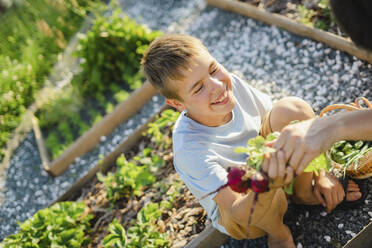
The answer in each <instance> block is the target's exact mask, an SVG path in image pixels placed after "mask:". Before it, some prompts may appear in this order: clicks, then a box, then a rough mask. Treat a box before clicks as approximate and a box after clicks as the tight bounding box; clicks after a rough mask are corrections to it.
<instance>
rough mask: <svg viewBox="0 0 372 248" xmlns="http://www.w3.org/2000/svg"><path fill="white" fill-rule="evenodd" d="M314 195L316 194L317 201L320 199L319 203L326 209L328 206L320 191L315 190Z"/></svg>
mask: <svg viewBox="0 0 372 248" xmlns="http://www.w3.org/2000/svg"><path fill="white" fill-rule="evenodd" d="M314 194H315V197H316V199H318V201H319V202H320V204H322V206H323V207H326V206H327V204H326V202H325V200H324V198H323V196H322V195H321V194H320V192H319V190H317V189H314Z"/></svg>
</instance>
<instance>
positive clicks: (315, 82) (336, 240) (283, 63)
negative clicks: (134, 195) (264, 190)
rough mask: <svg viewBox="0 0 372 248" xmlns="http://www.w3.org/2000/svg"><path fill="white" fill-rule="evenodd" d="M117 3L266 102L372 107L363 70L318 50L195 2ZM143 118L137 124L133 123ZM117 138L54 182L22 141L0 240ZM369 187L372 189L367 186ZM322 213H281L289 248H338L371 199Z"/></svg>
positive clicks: (30, 143) (120, 134) (363, 218)
mask: <svg viewBox="0 0 372 248" xmlns="http://www.w3.org/2000/svg"><path fill="white" fill-rule="evenodd" d="M120 3H121V4H122V6H123V7H124V9H125V10H126V12H127V13H128V15H129V16H131V17H133V18H135V19H136V20H137V21H139V22H141V23H144V24H147V25H148V26H149V27H150V28H152V29H160V30H163V31H166V32H181V33H188V34H191V35H194V36H196V37H199V38H200V39H201V40H202V41H203V42H204V44H205V45H206V46H207V48H208V49H209V50H210V52H211V54H212V55H213V56H215V57H216V59H217V60H218V61H219V62H220V63H221V64H223V65H224V66H225V67H226V68H227V69H228V70H229V71H231V72H234V73H236V74H238V75H240V76H241V77H243V78H245V79H247V81H250V82H251V84H252V85H254V86H256V87H257V88H259V89H261V90H263V91H266V92H267V93H269V94H270V95H271V96H272V99H273V100H274V101H276V100H278V99H280V98H281V97H283V96H289V95H294V96H299V97H301V98H304V99H305V100H306V101H308V102H309V103H310V104H311V105H312V106H313V107H314V109H315V111H316V112H317V113H319V110H320V109H321V108H323V107H324V106H326V105H328V104H331V103H338V102H350V101H352V100H353V99H355V97H357V96H365V97H367V98H369V99H372V92H371V91H370V89H372V82H371V78H372V69H371V65H368V64H366V63H364V62H362V61H360V60H358V59H356V58H354V57H352V56H349V55H347V54H345V53H342V52H339V51H335V50H333V49H331V48H329V47H327V46H326V45H323V44H321V43H317V42H314V41H312V40H309V39H304V38H301V37H298V36H295V35H292V34H290V33H288V32H286V31H282V30H279V29H278V28H276V27H271V26H267V25H264V24H262V23H259V22H257V21H254V20H252V19H248V18H246V17H242V16H239V15H236V14H233V13H230V12H225V11H222V10H219V9H216V8H212V7H208V6H205V3H204V1H203V0H162V1H155V0H142V1H136V0H122V1H120ZM159 99H160V98H159ZM144 118H145V117H143V116H142V117H139V118H138V120H137V121H138V122H141V120H142V119H144ZM129 122H130V121H129ZM132 122H133V123H134V122H135V120H132ZM131 129H132V130H133V128H132V127H131ZM124 130H126V131H127V134H129V129H128V128H123V129H121V131H117V132H116V131H115V134H113V135H110V137H111V138H110V137H107V139H106V141H105V142H102V145H100V146H99V148H97V149H96V150H95V151H93V152H92V153H90V154H87V155H86V156H84V157H82V158H81V159H80V161H77V162H76V163H75V164H74V165H73V166H71V167H70V168H71V169H69V171H67V172H66V173H65V174H64V175H63V176H61V177H58V178H56V179H52V178H50V177H48V176H47V175H46V173H45V172H44V173H43V172H42V171H41V170H40V168H41V166H40V160H39V158H38V154H37V151H36V143H35V141H34V138H33V134H30V135H29V137H28V138H27V139H26V140H25V142H23V144H22V145H21V146H20V148H19V149H18V150H17V151H16V155H15V156H14V157H13V159H12V165H11V168H10V169H9V175H8V181H7V188H8V192H7V194H6V196H7V201H6V203H5V204H4V205H3V206H2V207H1V208H0V222H2V223H7V225H2V226H1V227H0V239H2V238H3V237H4V236H5V235H7V234H9V233H13V232H14V231H15V228H16V227H15V222H16V220H19V221H23V220H25V219H26V218H28V217H29V216H31V215H32V214H33V213H34V212H36V211H37V210H38V209H40V208H44V207H45V206H47V205H48V203H50V202H52V201H53V200H54V199H56V198H57V197H58V196H59V195H60V194H62V193H63V191H64V190H65V189H67V188H68V186H69V185H70V184H71V183H72V182H73V181H75V180H76V178H78V177H75V179H73V178H72V177H73V176H74V175H76V174H78V173H79V172H78V171H77V169H75V170H74V171H70V170H72V169H74V168H75V167H78V166H77V165H76V164H80V163H83V162H84V164H90V165H93V164H95V162H96V161H97V160H98V154H99V150H100V149H102V151H104V150H106V149H113V148H114V147H115V146H114V145H111V143H110V142H112V140H115V139H116V141H117V142H118V143H119V142H120V141H121V140H122V139H123V138H124V137H125V135H127V134H125V131H124ZM115 137H116V138H115ZM109 147H112V148H109ZM83 167H84V166H83ZM88 168H89V165H85V167H84V171H86V170H87V169H88ZM21 169H22V170H21ZM35 175H38V176H35ZM27 178H30V179H27ZM369 187H370V188H372V181H369ZM21 210H22V211H21ZM25 210H27V211H25ZM324 213H325V212H324V210H323V209H321V208H313V209H297V208H295V207H294V206H292V205H290V206H289V210H288V212H287V215H286V219H285V222H286V223H287V224H288V225H289V227H290V228H291V230H292V233H293V236H294V239H295V243H296V245H297V247H338V244H341V245H343V244H345V243H346V242H347V240H349V239H351V238H352V236H353V235H355V234H356V233H358V232H359V231H360V230H361V229H362V227H363V226H365V225H366V224H368V223H369V221H370V218H371V216H370V215H371V214H372V199H371V196H368V198H367V201H366V202H365V204H363V205H361V206H360V207H359V208H357V209H356V210H351V211H335V212H334V213H333V214H331V215H325V214H324ZM350 220H351V221H350ZM241 246H244V247H266V242H265V239H264V238H261V239H257V240H250V241H236V240H233V239H231V240H230V241H229V242H228V243H227V244H225V245H224V246H223V247H241Z"/></svg>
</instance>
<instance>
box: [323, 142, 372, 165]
mask: <svg viewBox="0 0 372 248" xmlns="http://www.w3.org/2000/svg"><path fill="white" fill-rule="evenodd" d="M371 150H372V142H369V141H345V140H343V141H339V142H336V143H335V144H334V145H333V146H332V147H331V149H330V155H331V159H332V160H333V161H335V162H337V163H339V164H342V165H343V167H344V169H345V171H346V169H347V168H348V167H349V166H351V165H353V167H354V169H355V170H356V169H357V168H358V164H359V160H360V159H361V158H362V157H363V156H364V155H365V154H366V153H368V152H369V151H371Z"/></svg>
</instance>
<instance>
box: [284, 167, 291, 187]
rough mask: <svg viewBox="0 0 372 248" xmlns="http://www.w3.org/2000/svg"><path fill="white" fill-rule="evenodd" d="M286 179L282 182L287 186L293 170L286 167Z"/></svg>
mask: <svg viewBox="0 0 372 248" xmlns="http://www.w3.org/2000/svg"><path fill="white" fill-rule="evenodd" d="M286 174H287V175H286V177H285V180H284V184H289V183H290V182H291V181H292V179H293V169H292V167H290V166H288V167H286Z"/></svg>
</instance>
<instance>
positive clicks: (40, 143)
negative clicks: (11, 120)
mask: <svg viewBox="0 0 372 248" xmlns="http://www.w3.org/2000/svg"><path fill="white" fill-rule="evenodd" d="M32 128H33V130H34V134H35V139H36V144H37V148H38V149H39V153H40V158H41V163H42V165H43V167H44V170H46V171H48V170H49V158H48V152H47V149H46V146H45V143H44V139H43V134H42V133H41V131H40V127H39V121H38V119H37V118H36V117H35V116H34V115H33V116H32Z"/></svg>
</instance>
